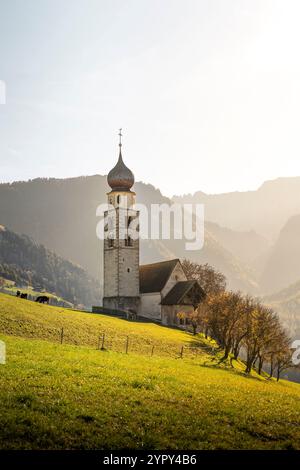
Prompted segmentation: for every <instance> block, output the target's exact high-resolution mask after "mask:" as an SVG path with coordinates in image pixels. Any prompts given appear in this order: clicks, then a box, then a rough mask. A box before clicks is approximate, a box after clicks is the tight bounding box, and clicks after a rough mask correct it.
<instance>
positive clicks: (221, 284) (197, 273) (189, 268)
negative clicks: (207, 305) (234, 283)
mask: <svg viewBox="0 0 300 470" xmlns="http://www.w3.org/2000/svg"><path fill="white" fill-rule="evenodd" d="M182 267H183V269H184V272H185V274H186V277H187V278H188V279H195V280H196V281H198V282H199V284H200V286H201V287H202V289H203V290H204V292H205V293H206V294H207V295H209V294H217V293H219V292H223V291H224V290H225V289H226V277H225V276H224V274H222V273H221V272H219V271H218V270H217V269H215V268H213V267H212V266H210V265H209V264H207V263H206V264H199V263H195V262H193V261H190V260H188V259H184V260H183V261H182Z"/></svg>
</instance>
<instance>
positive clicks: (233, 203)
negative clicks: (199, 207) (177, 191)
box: [173, 176, 300, 240]
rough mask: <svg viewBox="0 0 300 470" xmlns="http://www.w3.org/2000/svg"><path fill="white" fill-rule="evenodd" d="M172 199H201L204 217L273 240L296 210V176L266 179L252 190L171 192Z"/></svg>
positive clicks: (299, 181)
mask: <svg viewBox="0 0 300 470" xmlns="http://www.w3.org/2000/svg"><path fill="white" fill-rule="evenodd" d="M173 200H175V201H177V202H179V203H189V202H193V203H203V204H205V211H206V217H207V220H210V221H212V222H216V223H218V224H220V225H222V226H224V227H227V228H231V229H233V230H242V231H249V230H255V231H256V232H257V233H258V234H260V235H263V236H264V237H265V238H267V239H268V240H274V239H276V238H277V236H278V233H279V231H280V230H281V228H282V227H283V225H284V224H285V223H286V222H287V220H288V219H289V218H290V217H292V216H293V215H295V214H298V213H300V176H295V177H290V178H288V177H287V178H277V179H275V180H271V181H266V182H264V183H263V184H262V185H261V186H260V187H259V188H258V189H257V190H254V191H244V192H242V191H235V192H231V193H224V194H205V193H203V192H201V191H199V192H196V193H194V194H186V195H183V196H174V197H173ZM266 214H267V217H266Z"/></svg>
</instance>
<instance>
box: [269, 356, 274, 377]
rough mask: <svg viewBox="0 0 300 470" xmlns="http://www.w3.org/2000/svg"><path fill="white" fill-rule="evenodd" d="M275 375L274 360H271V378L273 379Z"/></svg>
mask: <svg viewBox="0 0 300 470" xmlns="http://www.w3.org/2000/svg"><path fill="white" fill-rule="evenodd" d="M273 374H274V363H273V359H271V367H270V377H273Z"/></svg>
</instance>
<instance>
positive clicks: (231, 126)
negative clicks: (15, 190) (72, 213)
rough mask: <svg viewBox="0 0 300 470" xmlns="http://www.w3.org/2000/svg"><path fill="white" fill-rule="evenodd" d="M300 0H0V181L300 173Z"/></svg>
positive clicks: (242, 182)
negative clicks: (2, 91) (123, 168)
mask: <svg viewBox="0 0 300 470" xmlns="http://www.w3.org/2000/svg"><path fill="white" fill-rule="evenodd" d="M299 24H300V2H299V1H298V0H295V1H292V0H280V1H279V0H257V1H256V0H247V1H243V0H105V1H104V0H26V1H23V0H18V1H16V0H0V80H3V81H5V83H6V88H7V101H6V105H0V163H1V173H0V180H1V181H13V180H19V179H29V178H35V177H38V176H43V177H44V176H47V177H48V176H49V177H50V176H51V177H52V176H55V177H68V176H77V175H90V174H96V173H100V174H106V173H107V172H108V171H109V170H110V168H111V167H112V166H113V165H114V164H115V161H116V158H117V142H118V138H117V132H118V130H117V129H118V128H119V127H123V129H124V147H123V150H124V153H123V154H124V160H125V162H126V163H127V165H128V166H130V167H131V169H132V170H133V171H134V173H135V176H136V179H137V180H142V181H145V182H148V183H152V184H154V185H155V186H156V187H159V188H160V189H161V190H162V192H163V193H164V194H165V195H168V196H170V195H172V194H182V193H187V192H194V191H197V190H202V191H205V192H209V193H215V192H216V193H219V192H227V191H233V190H247V189H255V188H257V187H258V186H259V185H260V184H261V183H262V182H263V181H264V180H266V179H273V178H276V177H278V176H295V175H300V138H299V136H300V117H299V113H300V53H299V46H300V28H299Z"/></svg>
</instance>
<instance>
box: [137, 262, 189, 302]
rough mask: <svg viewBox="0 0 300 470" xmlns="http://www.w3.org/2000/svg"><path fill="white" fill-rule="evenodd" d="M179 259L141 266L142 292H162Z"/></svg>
mask: <svg viewBox="0 0 300 470" xmlns="http://www.w3.org/2000/svg"><path fill="white" fill-rule="evenodd" d="M178 262H179V263H180V261H179V259H171V260H169V261H161V262H159V263H152V264H144V265H142V266H140V292H141V294H147V293H150V292H160V291H161V290H162V289H163V288H164V287H165V285H166V283H167V281H168V279H169V277H170V276H171V274H172V272H173V270H174V268H175V266H176V264H177V263H178Z"/></svg>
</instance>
